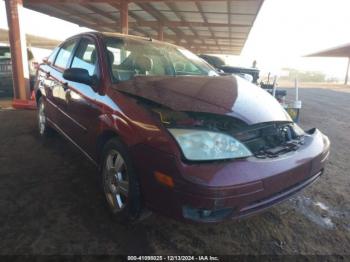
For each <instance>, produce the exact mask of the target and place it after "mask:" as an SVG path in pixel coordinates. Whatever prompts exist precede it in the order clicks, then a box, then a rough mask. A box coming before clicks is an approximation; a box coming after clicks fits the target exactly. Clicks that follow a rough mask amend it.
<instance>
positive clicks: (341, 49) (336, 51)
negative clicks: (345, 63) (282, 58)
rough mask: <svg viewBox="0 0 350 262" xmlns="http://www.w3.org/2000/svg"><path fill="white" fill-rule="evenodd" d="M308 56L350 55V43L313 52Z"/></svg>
mask: <svg viewBox="0 0 350 262" xmlns="http://www.w3.org/2000/svg"><path fill="white" fill-rule="evenodd" d="M306 57H350V43H349V44H345V45H341V46H337V47H333V48H329V49H326V50H322V51H319V52H317V53H312V54H309V55H306Z"/></svg>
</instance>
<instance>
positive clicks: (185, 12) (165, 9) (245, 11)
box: [23, 0, 264, 55]
mask: <svg viewBox="0 0 350 262" xmlns="http://www.w3.org/2000/svg"><path fill="white" fill-rule="evenodd" d="M263 2H264V0H216V1H213V0H212V1H201V0H197V1H194V0H174V1H169V0H164V1H162V0H132V1H129V5H128V6H129V34H135V35H141V36H147V37H152V38H157V37H158V36H157V34H158V30H159V27H160V26H162V27H163V30H164V41H167V42H170V43H175V44H179V45H183V46H184V47H186V48H190V49H191V50H193V51H195V52H202V53H203V52H204V53H223V54H235V55H238V54H240V53H241V51H242V49H243V47H244V44H245V42H246V40H247V38H248V35H249V32H250V30H251V28H252V26H253V24H254V21H255V19H256V17H257V15H258V13H259V10H260V8H261V6H262V4H263ZM23 3H24V6H25V7H27V8H29V9H32V10H35V11H38V12H42V13H45V14H48V15H51V16H54V17H57V18H61V19H63V20H66V21H70V22H73V23H76V24H78V25H80V26H85V27H88V28H91V29H94V30H97V31H107V32H118V31H120V30H119V26H120V22H119V21H120V14H119V5H120V0H95V1H92V0H51V1H45V0H23Z"/></svg>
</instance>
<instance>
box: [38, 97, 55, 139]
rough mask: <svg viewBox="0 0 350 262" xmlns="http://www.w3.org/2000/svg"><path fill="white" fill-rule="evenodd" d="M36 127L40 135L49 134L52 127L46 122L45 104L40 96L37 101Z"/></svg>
mask: <svg viewBox="0 0 350 262" xmlns="http://www.w3.org/2000/svg"><path fill="white" fill-rule="evenodd" d="M38 129H39V134H40V136H42V137H46V136H49V135H51V134H52V132H53V130H52V128H51V127H50V126H48V123H47V118H46V112H45V104H44V101H43V98H42V97H40V98H39V101H38Z"/></svg>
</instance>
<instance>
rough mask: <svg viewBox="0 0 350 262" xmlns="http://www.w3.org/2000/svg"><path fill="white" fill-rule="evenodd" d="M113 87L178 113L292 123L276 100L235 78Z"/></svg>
mask: <svg viewBox="0 0 350 262" xmlns="http://www.w3.org/2000/svg"><path fill="white" fill-rule="evenodd" d="M114 88H116V89H117V90H119V91H122V92H124V93H127V94H131V95H134V96H137V97H142V98H145V99H148V100H151V101H153V102H156V103H158V104H161V105H163V106H166V107H169V108H171V109H172V110H175V111H192V112H206V113H213V114H219V115H230V116H233V117H236V118H239V119H241V120H242V121H244V122H246V123H247V124H257V123H262V122H270V121H292V120H291V118H290V117H289V115H288V114H287V112H286V111H285V110H284V109H283V108H282V106H281V105H280V104H279V103H278V102H277V101H276V99H275V98H273V97H272V96H271V95H270V94H268V93H267V92H266V91H264V90H263V89H261V88H260V87H257V86H256V85H253V84H251V83H249V82H248V81H245V80H243V79H241V78H240V77H236V76H227V77H226V76H225V77H207V76H176V77H172V76H169V77H153V76H146V77H144V76H139V77H135V78H134V79H133V80H130V81H126V82H122V83H118V84H116V85H115V86H114Z"/></svg>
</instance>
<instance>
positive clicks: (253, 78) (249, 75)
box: [199, 55, 260, 84]
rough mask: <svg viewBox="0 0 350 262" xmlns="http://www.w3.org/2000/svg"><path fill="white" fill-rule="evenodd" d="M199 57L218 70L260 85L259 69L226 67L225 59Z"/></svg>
mask: <svg viewBox="0 0 350 262" xmlns="http://www.w3.org/2000/svg"><path fill="white" fill-rule="evenodd" d="M199 57H200V58H202V59H204V60H205V61H207V62H208V63H209V64H211V65H212V66H213V67H215V68H216V69H217V70H221V71H223V72H225V73H227V74H236V75H239V76H241V77H243V78H245V79H246V80H248V81H249V82H252V83H254V84H257V83H258V79H259V74H260V70H259V69H256V68H245V67H237V66H230V65H226V64H225V61H224V60H223V59H221V58H220V57H217V56H214V55H199Z"/></svg>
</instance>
